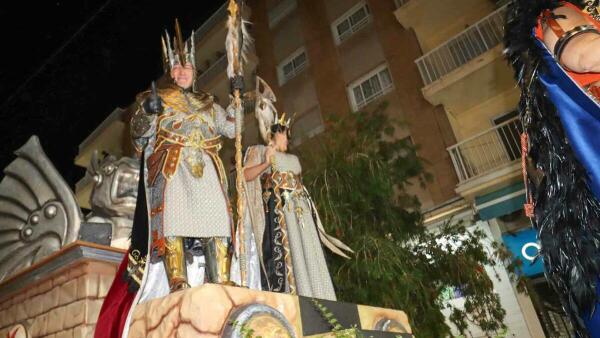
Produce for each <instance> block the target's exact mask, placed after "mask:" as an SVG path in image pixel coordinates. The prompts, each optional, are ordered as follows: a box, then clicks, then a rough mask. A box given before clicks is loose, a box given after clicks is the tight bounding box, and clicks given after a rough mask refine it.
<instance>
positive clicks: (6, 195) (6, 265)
mask: <svg viewBox="0 0 600 338" xmlns="http://www.w3.org/2000/svg"><path fill="white" fill-rule="evenodd" d="M15 154H16V155H17V158H16V159H15V160H14V161H13V162H11V163H10V164H9V165H8V166H7V167H6V168H4V174H5V176H4V178H3V179H2V181H0V229H1V230H2V231H0V281H2V280H4V279H6V278H7V277H8V276H10V275H12V274H14V273H16V272H19V271H20V270H22V269H24V268H27V267H29V266H30V265H32V264H34V263H36V262H38V261H39V260H41V259H42V258H44V257H46V256H48V255H49V254H51V253H53V252H55V251H57V250H59V249H60V248H61V247H63V246H65V245H66V244H69V243H70V242H73V241H74V240H76V239H77V235H78V233H79V226H80V222H81V218H82V216H81V211H80V209H79V206H78V205H77V202H76V200H75V196H74V195H73V192H72V191H71V189H70V188H69V186H68V185H67V183H66V182H65V181H64V180H63V178H62V177H61V175H60V174H59V173H58V171H57V170H56V168H55V167H54V166H53V165H52V163H51V162H50V160H49V159H48V157H47V156H46V154H45V153H44V151H43V150H42V147H41V145H40V142H39V139H38V138H37V136H32V137H31V138H30V139H29V141H27V143H25V145H24V146H22V147H21V148H19V149H18V150H17V151H15Z"/></svg>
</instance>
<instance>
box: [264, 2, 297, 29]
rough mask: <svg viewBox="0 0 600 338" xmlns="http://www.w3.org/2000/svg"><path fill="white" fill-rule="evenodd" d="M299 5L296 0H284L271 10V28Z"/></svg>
mask: <svg viewBox="0 0 600 338" xmlns="http://www.w3.org/2000/svg"><path fill="white" fill-rule="evenodd" d="M296 7H298V2H297V1H296V0H282V1H281V2H279V3H278V4H277V5H276V6H274V7H273V8H271V9H270V10H269V14H268V16H269V28H273V27H275V26H276V25H277V24H278V23H279V22H280V21H281V20H283V19H284V18H285V17H286V16H288V14H290V13H291V12H293V11H294V9H296Z"/></svg>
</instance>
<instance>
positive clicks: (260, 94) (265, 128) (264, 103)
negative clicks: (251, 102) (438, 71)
mask: <svg viewBox="0 0 600 338" xmlns="http://www.w3.org/2000/svg"><path fill="white" fill-rule="evenodd" d="M255 99H256V102H255V107H254V113H255V116H256V119H257V120H258V129H259V130H260V135H261V136H262V138H263V140H264V141H265V142H268V140H269V129H270V128H271V126H272V125H273V123H275V116H276V115H277V109H276V108H275V104H274V102H276V101H277V98H276V97H275V94H274V93H273V90H272V89H271V87H269V85H268V84H267V83H266V82H265V80H263V79H261V78H260V77H258V76H257V77H256V95H255Z"/></svg>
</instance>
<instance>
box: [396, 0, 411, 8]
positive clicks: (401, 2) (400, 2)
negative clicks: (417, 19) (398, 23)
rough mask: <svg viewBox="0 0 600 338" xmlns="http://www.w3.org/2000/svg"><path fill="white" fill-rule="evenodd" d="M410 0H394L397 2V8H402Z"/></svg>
mask: <svg viewBox="0 0 600 338" xmlns="http://www.w3.org/2000/svg"><path fill="white" fill-rule="evenodd" d="M409 1H410V0H394V3H395V4H396V8H400V7H402V6H404V5H406V3H408V2H409Z"/></svg>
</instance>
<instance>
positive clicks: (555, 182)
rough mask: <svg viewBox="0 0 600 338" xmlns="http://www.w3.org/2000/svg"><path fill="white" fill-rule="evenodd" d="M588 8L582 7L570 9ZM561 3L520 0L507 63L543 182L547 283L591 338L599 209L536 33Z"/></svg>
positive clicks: (540, 215)
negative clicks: (552, 94)
mask: <svg viewBox="0 0 600 338" xmlns="http://www.w3.org/2000/svg"><path fill="white" fill-rule="evenodd" d="M571 2H572V3H574V4H575V5H577V6H579V7H580V8H581V6H582V4H581V3H579V2H577V1H571ZM558 6H560V2H559V1H557V0H535V1H532V0H513V1H512V2H511V3H510V4H509V7H508V11H507V17H506V25H505V39H504V43H505V55H506V58H507V59H508V61H509V62H510V64H511V65H512V66H513V68H514V70H515V77H516V80H517V82H518V85H519V87H520V89H521V99H520V102H519V111H520V117H521V121H522V123H523V127H524V130H525V131H526V132H527V134H528V137H529V156H530V160H531V163H532V164H533V166H534V167H535V168H531V169H533V170H536V171H539V172H541V173H542V175H543V176H542V178H541V179H538V180H535V182H534V180H533V179H532V177H531V176H532V175H529V176H530V177H528V180H527V188H528V190H529V192H531V195H532V197H533V200H534V206H535V211H534V213H535V214H534V217H533V219H532V222H533V225H534V227H535V228H536V229H537V231H538V238H539V241H540V243H541V250H540V255H541V256H542V257H543V259H544V266H545V272H546V277H547V279H548V282H549V283H550V285H551V286H552V287H553V288H554V289H555V290H556V292H557V293H558V295H559V297H560V300H561V303H562V306H563V309H564V310H565V312H566V313H567V315H568V316H569V318H570V319H571V322H572V324H573V327H574V329H575V331H576V336H577V337H580V338H584V337H589V335H588V333H587V330H586V328H585V324H584V321H583V319H584V316H585V315H586V314H587V315H588V316H589V315H590V314H591V313H593V311H594V310H595V307H596V304H597V301H598V299H597V293H596V287H597V282H598V275H599V274H600V203H599V202H598V200H597V199H596V198H595V196H594V195H593V194H592V192H591V189H590V187H589V186H588V183H587V182H588V176H587V172H586V170H585V169H584V167H583V166H582V165H581V163H580V162H579V161H578V160H577V159H576V157H575V154H574V152H573V150H572V149H571V147H570V145H569V142H568V140H567V137H566V135H565V132H564V130H563V127H562V124H561V122H560V119H559V117H558V114H557V111H556V107H555V106H554V104H553V103H552V102H551V101H550V99H549V98H548V95H547V92H546V89H545V87H544V86H543V85H542V84H541V83H540V81H539V80H538V75H539V74H541V73H544V72H545V71H546V67H545V65H544V62H543V61H542V50H541V49H540V48H539V47H538V46H537V45H536V41H535V37H534V36H533V29H534V28H535V26H536V25H537V20H538V16H539V15H540V14H541V13H542V11H543V10H545V9H554V8H556V7H558Z"/></svg>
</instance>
